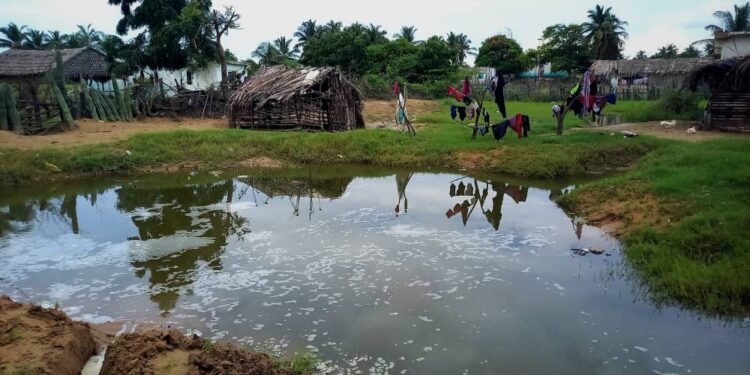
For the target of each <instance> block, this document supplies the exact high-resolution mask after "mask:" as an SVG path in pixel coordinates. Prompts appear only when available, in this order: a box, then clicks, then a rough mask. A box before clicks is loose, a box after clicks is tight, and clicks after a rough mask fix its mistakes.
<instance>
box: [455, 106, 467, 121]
mask: <svg viewBox="0 0 750 375" xmlns="http://www.w3.org/2000/svg"><path fill="white" fill-rule="evenodd" d="M456 109H457V110H458V118H459V119H461V121H463V120H465V119H466V107H456Z"/></svg>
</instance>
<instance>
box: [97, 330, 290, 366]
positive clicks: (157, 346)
mask: <svg viewBox="0 0 750 375" xmlns="http://www.w3.org/2000/svg"><path fill="white" fill-rule="evenodd" d="M117 374H144V375H152V374H153V375H162V374H171V375H218V374H222V375H285V374H295V372H292V371H286V370H281V369H279V368H278V366H276V365H275V364H274V361H273V359H272V358H271V357H270V356H268V355H266V354H260V353H254V352H249V351H245V350H241V349H238V348H236V347H235V346H233V345H230V344H213V343H212V342H210V341H207V340H203V339H201V338H200V337H198V336H195V335H193V336H192V337H186V336H185V335H183V334H181V333H180V332H179V331H177V330H175V329H162V330H152V331H148V332H142V333H129V334H125V335H122V336H120V337H118V338H117V340H116V341H115V342H114V343H113V344H112V345H111V346H110V347H109V348H108V349H107V354H106V356H105V358H104V365H103V366H102V370H101V372H100V375H117Z"/></svg>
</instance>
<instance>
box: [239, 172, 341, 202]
mask: <svg viewBox="0 0 750 375" xmlns="http://www.w3.org/2000/svg"><path fill="white" fill-rule="evenodd" d="M353 179H354V178H353V177H344V176H342V177H332V178H318V177H316V178H304V177H299V178H282V177H277V176H268V177H264V176H253V177H249V178H247V179H243V181H244V182H246V183H247V184H249V185H251V186H252V187H254V188H255V189H257V190H258V191H260V192H262V193H263V194H265V195H266V196H268V197H270V198H273V197H279V196H288V197H299V196H304V197H307V196H309V197H313V198H324V199H337V198H341V197H342V196H343V195H344V193H345V192H346V189H347V188H348V187H349V184H350V183H351V182H352V180H353Z"/></svg>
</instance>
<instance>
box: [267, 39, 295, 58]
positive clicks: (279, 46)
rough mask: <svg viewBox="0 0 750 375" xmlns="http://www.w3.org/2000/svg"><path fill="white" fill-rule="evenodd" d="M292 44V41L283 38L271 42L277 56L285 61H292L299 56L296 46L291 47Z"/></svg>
mask: <svg viewBox="0 0 750 375" xmlns="http://www.w3.org/2000/svg"><path fill="white" fill-rule="evenodd" d="M292 42H294V40H292V39H287V38H286V37H284V36H282V37H278V38H276V40H274V41H273V47H274V48H276V50H277V51H279V54H281V56H282V57H284V58H285V59H290V60H293V59H296V58H297V56H298V55H299V50H297V47H296V46H295V47H292Z"/></svg>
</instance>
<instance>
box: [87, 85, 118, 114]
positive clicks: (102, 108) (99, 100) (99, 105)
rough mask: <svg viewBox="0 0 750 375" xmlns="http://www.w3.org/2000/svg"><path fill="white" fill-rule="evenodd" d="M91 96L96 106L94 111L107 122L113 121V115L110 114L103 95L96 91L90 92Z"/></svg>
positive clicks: (110, 110) (110, 111)
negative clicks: (101, 115)
mask: <svg viewBox="0 0 750 375" xmlns="http://www.w3.org/2000/svg"><path fill="white" fill-rule="evenodd" d="M90 92H91V94H92V95H93V96H92V97H93V99H94V102H95V104H96V109H97V111H98V112H99V113H101V114H103V118H102V119H104V117H106V119H107V121H115V115H114V113H113V112H112V109H111V108H110V107H109V105H107V101H106V99H105V98H104V94H102V92H101V91H98V90H91V91H90Z"/></svg>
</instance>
